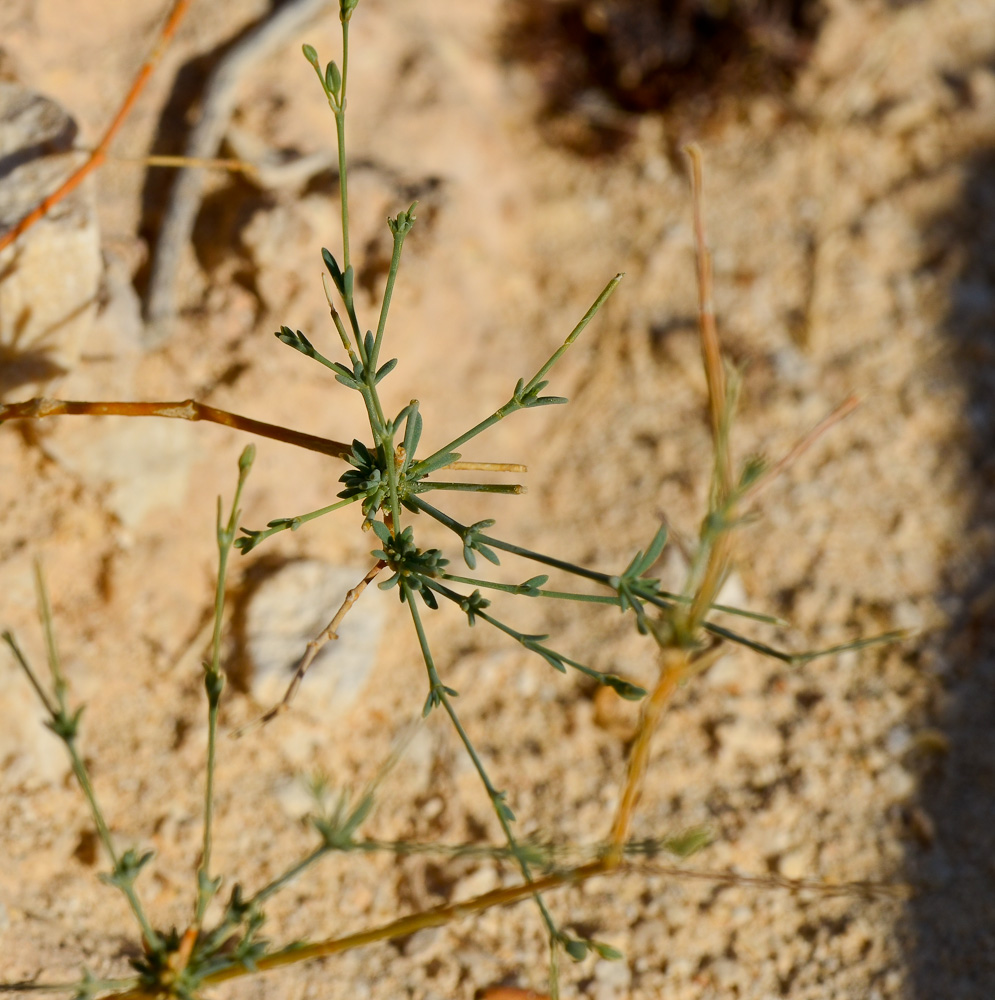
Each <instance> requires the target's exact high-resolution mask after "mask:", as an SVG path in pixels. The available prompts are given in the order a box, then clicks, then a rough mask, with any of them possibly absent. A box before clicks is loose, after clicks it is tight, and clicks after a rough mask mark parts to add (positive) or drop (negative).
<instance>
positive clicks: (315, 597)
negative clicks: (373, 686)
mask: <svg viewBox="0 0 995 1000" xmlns="http://www.w3.org/2000/svg"><path fill="white" fill-rule="evenodd" d="M363 574H364V570H362V569H352V568H346V567H342V566H330V565H328V564H327V563H324V562H321V561H320V560H317V559H306V560H300V561H298V562H292V563H289V564H288V565H286V566H284V567H283V568H282V569H280V570H278V571H277V572H276V573H274V574H273V576H271V577H270V578H269V579H267V580H266V581H265V582H264V583H263V584H262V585H261V586H260V587H259V588H258V589H257V590H256V591H255V593H253V595H252V597H251V599H250V601H249V606H248V609H247V612H246V642H247V647H248V654H249V660H250V664H251V675H250V677H249V678H248V683H249V687H250V690H251V692H252V696H253V698H255V699H256V700H257V701H258V702H259V703H260V704H262V705H265V706H267V707H268V706H269V705H270V704H275V703H276V702H277V701H279V700H280V699H281V698H282V697H283V695H284V692H285V691H286V689H287V686H288V684H289V683H290V681H291V679H292V678H293V675H294V671H295V670H296V669H297V665H298V663H299V662H300V660H301V657H302V656H303V655H304V653H305V650H306V647H307V643H308V642H309V641H310V640H311V639H314V638H315V636H317V635H318V633H319V632H320V631H321V630H322V629H323V628H324V627H325V626H326V625H327V624H328V623H329V621H331V619H332V616H333V615H334V614H335V612H336V611H337V610H338V608H339V605H340V604H341V603H342V600H343V598H344V597H345V595H346V592H347V591H348V590H349V589H350V588H352V587H354V586H356V584H357V583H359V581H360V580H362V578H363ZM387 600H388V596H387V595H385V594H384V593H383V592H382V591H380V590H378V589H377V587H376V586H370V587H368V588H367V589H366V592H365V593H364V594H363V595H362V596H361V597H360V598H359V600H358V601H357V602H356V603H355V604H354V605H353V606H352V608H351V609H350V610H349V613H348V614H347V615H346V617H345V620H344V621H343V622H342V625H341V626H340V628H339V630H338V636H339V638H338V639H335V640H332V641H330V642H328V643H326V644H325V646H324V648H323V649H322V650H321V651H320V652H319V653H318V655H317V656H316V657H315V659H314V662H313V663H312V664H311V667H310V669H309V670H308V673H307V676H306V677H305V679H304V684H303V685H302V687H301V689H300V693H299V695H298V698H297V701H296V705H297V706H298V707H300V708H303V709H305V710H307V711H308V712H309V713H310V714H313V715H315V716H317V717H318V718H321V719H323V720H327V719H329V718H331V717H333V716H338V715H341V714H342V713H343V712H345V711H346V710H348V709H349V708H350V707H351V706H352V705H353V704H354V703H355V701H356V700H357V698H359V696H360V694H361V693H362V690H363V687H364V686H365V684H366V682H367V680H368V678H369V676H370V672H371V670H372V669H373V664H374V663H375V661H376V657H377V650H378V647H379V644H380V634H381V631H382V629H383V622H384V618H385V615H386V606H385V605H386V601H387ZM395 600H396V598H395Z"/></svg>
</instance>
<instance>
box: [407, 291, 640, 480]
mask: <svg viewBox="0 0 995 1000" xmlns="http://www.w3.org/2000/svg"><path fill="white" fill-rule="evenodd" d="M622 278H623V275H622V274H616V275H615V277H614V278H612V280H611V281H609V282H608V284H607V285H605V287H604V288H603V289H602V290H601V294H600V295H598V297H597V298H596V299H595V300H594V302H593V303H592V305H591V307H590V309H588V310H587V312H586V313H584V316H583V318H582V319H581V321H580V322H579V323H578V324H577V325H576V326H575V327H574V328H573V330H571V331H570V333H569V334H568V336H567V338H566V340H564V341H563V343H562V344H561V345H560V346H559V347H558V348H557V349H556V350H555V351H554V352H553V353H552V354H551V355H550V356H549V358H548V359H547V360H546V363H545V364H544V365H543V366H542V367H541V368H540V369H539V370H538V371H537V372H536V373H535V375H533V376H532V378H531V379H529V382H528V384H527V385H525V386H524V388H522V389H521V391H520V392H516V394H515V395H514V396H512V397H511V399H509V400H508V402H507V403H505V404H504V406H501V407H499V408H498V409H497V410H495V411H494V412H493V413H492V414H491V415H490V416H489V417H486V418H485V419H483V420H481V421H480V423H479V424H475V425H474V426H473V427H471V428H470V429H469V430H468V431H467V432H466V433H464V434H461V435H460V436H459V437H457V438H454V439H453V440H452V441H450V442H449V444H447V445H445V446H444V447H442V448H439V449H438V451H435V452H433V453H432V454H431V455H429V456H428V458H425V459H422V461H420V462H415V463H414V465H413V466H412V469H411V476H412V477H413V478H414V477H417V476H418V475H419V474H424V471H425V468H426V467H428V466H431V464H432V462H433V461H434V460H436V459H438V458H440V457H441V456H443V455H447V454H448V453H450V452H452V451H455V450H456V449H457V448H458V447H460V445H462V444H465V443H466V442H467V441H469V440H470V439H471V438H474V437H476V436H477V435H478V434H480V433H482V432H483V431H485V430H487V428H488V427H491V426H493V425H494V424H496V423H497V422H498V421H499V420H503V419H504V418H505V417H507V416H509V415H510V414H512V413H515V412H516V411H517V410H522V409H526V408H527V407H528V406H529V405H530V404H529V403H526V402H525V401H524V400H523V399H522V396H523V395H524V394H527V393H528V392H530V391H531V390H533V389H535V387H536V386H537V385H538V384H539V382H541V381H542V379H543V378H544V377H545V375H546V374H547V373H548V372H549V370H550V369H551V368H552V367H553V365H555V364H556V362H557V361H559V360H560V358H561V357H562V356H563V354H564V353H565V352H566V350H567V348H569V347H570V345H571V344H572V343H573V342H574V341H575V340H576V339H577V338H578V337H579V336H580V334H581V332H582V331H583V330H584V328H585V327H586V326H587V324H588V323H590V322H591V320H592V319H594V316H595V315H596V313H597V312H598V310H599V309H600V308H601V307H602V306H603V305H604V304H605V302H606V301H607V299H608V297H609V296H610V295H611V294H612V292H614V291H615V289H616V288H617V287H618V283H619V282H620V281H621V280H622Z"/></svg>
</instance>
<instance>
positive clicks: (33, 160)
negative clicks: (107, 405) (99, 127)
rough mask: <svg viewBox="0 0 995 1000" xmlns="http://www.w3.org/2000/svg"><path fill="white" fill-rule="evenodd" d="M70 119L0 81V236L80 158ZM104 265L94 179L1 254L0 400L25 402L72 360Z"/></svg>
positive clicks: (27, 92)
mask: <svg viewBox="0 0 995 1000" xmlns="http://www.w3.org/2000/svg"><path fill="white" fill-rule="evenodd" d="M75 135H76V123H75V122H74V121H73V119H72V118H71V117H70V116H69V114H68V113H67V112H66V111H64V110H63V109H62V108H61V107H60V106H59V105H58V104H56V103H55V102H54V101H51V100H49V99H48V98H46V97H42V96H41V95H40V94H36V93H34V92H33V91H31V90H29V89H27V88H25V87H23V86H21V85H20V84H17V83H13V82H11V81H7V80H0V233H2V232H4V231H5V230H7V229H9V228H11V227H12V226H13V225H14V224H15V223H16V222H18V221H19V220H20V219H21V217H22V216H24V215H26V214H27V213H28V212H29V211H30V210H31V209H32V208H34V207H35V205H37V204H38V203H39V202H40V201H41V200H42V199H43V198H45V197H46V196H47V195H48V194H50V193H51V192H52V191H54V190H55V188H57V187H58V185H59V184H60V183H61V182H62V181H63V180H64V179H65V178H66V177H67V176H68V174H69V173H70V172H71V171H72V170H73V169H74V168H75V167H76V166H78V165H79V164H80V162H81V156H80V154H79V153H74V152H72V151H71V150H72V145H73V139H74V138H75ZM101 271H102V264H101V257H100V235H99V229H98V224H97V215H96V199H95V193H94V187H93V183H92V181H88V182H85V183H84V184H83V185H82V186H81V187H80V188H78V189H77V190H76V191H74V192H73V193H72V194H71V195H69V196H68V197H66V198H64V199H63V200H62V201H61V202H59V203H58V205H56V206H55V207H54V208H53V209H52V211H51V212H49V213H48V215H47V216H46V217H45V218H44V219H42V220H41V221H40V222H39V223H37V224H36V225H35V226H33V227H32V228H31V229H30V230H29V231H28V232H27V233H25V234H24V236H22V237H21V239H19V240H18V242H17V243H16V244H15V245H13V246H10V247H8V248H7V249H6V250H5V251H3V252H2V253H0V397H7V398H29V397H30V396H32V395H36V394H38V392H39V391H40V390H41V389H42V388H43V387H44V386H45V385H47V384H48V383H50V382H51V381H52V380H53V379H55V378H57V377H59V376H60V375H64V374H65V373H66V372H68V371H70V370H71V369H72V368H73V366H74V365H75V364H76V362H77V360H78V358H79V354H80V351H81V349H82V346H83V343H84V341H85V338H86V334H87V332H88V330H89V328H90V325H91V323H92V321H93V316H94V314H95V312H96V308H97V293H98V290H99V287H100V277H101Z"/></svg>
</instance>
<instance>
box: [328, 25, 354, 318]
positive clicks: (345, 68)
mask: <svg viewBox="0 0 995 1000" xmlns="http://www.w3.org/2000/svg"><path fill="white" fill-rule="evenodd" d="M348 82H349V22H348V21H347V20H343V21H342V89H341V90H340V91H339V93H340V95H341V96H340V98H339V102H338V107H335V108H333V109H332V110H333V111H334V112H335V135H336V139H337V140H338V151H339V200H340V203H341V206H342V271H343V273H345V272H346V271H348V270H349V266H350V265H349V196H348V190H347V181H346V177H347V173H346V159H345V109H346V87H347V86H348ZM351 299H352V296H349V300H350V301H347V302H346V309H347V310H348V311H349V313H350V318H352V314H353V309H352V301H351ZM356 335H357V336H358V335H359V330H358V324H357V329H356Z"/></svg>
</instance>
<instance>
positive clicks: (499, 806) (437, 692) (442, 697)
mask: <svg viewBox="0 0 995 1000" xmlns="http://www.w3.org/2000/svg"><path fill="white" fill-rule="evenodd" d="M401 587H402V589H403V590H404V598H405V601H406V602H407V605H408V608H409V609H410V611H411V619H412V621H413V622H414V626H415V632H416V633H417V634H418V645H419V646H420V647H421V652H422V657H423V659H424V660H425V666H426V667H427V668H428V676H429V683H430V684H431V686H432V689H431V693H430V697H433V696H434V699H435V700H437V701H438V703H439V704H440V705H442V707H443V709H444V710H445V712H446V715H448V716H449V720H450V721H451V722H452V724H453V727H454V728H455V730H456V732H457V734H458V735H459V738H460V741H461V742H462V744H463V747H464V749H465V750H466V752H467V754H468V755H469V757H470V760H471V761H472V762H473V766H474V769H475V770H476V772H477V774H478V776H479V777H480V780H481V783H482V784H483V786H484V790H485V791H486V792H487V796H488V798H489V799H490V800H491V806H492V807H493V809H494V813H495V815H496V816H497V819H498V823H500V824H501V830H502V831H503V833H504V836H505V840H507V842H508V847H509V849H510V851H511V853H512V854H513V855H514V857H515V860H516V861H517V862H518V867H519V869H520V871H521V873H522V877H523V878H524V879H525V880H526V881H527V882H531V881H532V869H531V866H530V865H529V862H528V859H527V858H526V856H525V852H524V851H523V850H522V848H521V846H520V845H519V843H518V840H517V838H516V837H515V834H514V833H513V831H512V829H511V822H510V820H509V818H508V815H509V813H510V810H509V809H508V807H507V805H505V803H504V796H503V795H502V793H501V792H499V791H498V790H497V789H496V788H495V787H494V785H493V783H492V782H491V779H490V775H488V773H487V769H486V768H485V767H484V762H483V761H482V760H481V759H480V756H479V755H478V753H477V749H476V747H475V746H474V745H473V743H472V741H471V740H470V737H469V735H468V734H467V732H466V730H465V729H464V728H463V724H462V723H461V722H460V719H459V716H458V715H457V714H456V710H455V709H454V708H453V704H452V701H451V700H450V697H449V691H448V689H447V688H446V687H445V686H444V685H443V684H441V683H440V681H439V675H438V672H437V670H436V668H435V661H434V659H433V657H432V651H431V649H430V648H429V644H428V638H427V636H426V635H425V629H424V627H423V626H422V620H421V615H420V614H419V612H418V607H417V605H416V604H415V598H416V595H415V593H414V591H413V590H412V589H411V586H410V585H409V584H408V583H407V581H405V580H402V581H401ZM533 898H534V899H535V901H536V905H537V906H538V907H539V913H540V915H541V916H542V920H543V923H544V924H545V925H546V930H547V932H548V933H549V935H550V938H556V937H557V936H558V934H559V931H558V929H557V927H556V923H555V922H554V920H553V917H552V914H551V913H550V912H549V909H548V908H547V906H546V903H545V901H544V900H543V898H542V896H541V895H539V893H535V894H534V897H533Z"/></svg>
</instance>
